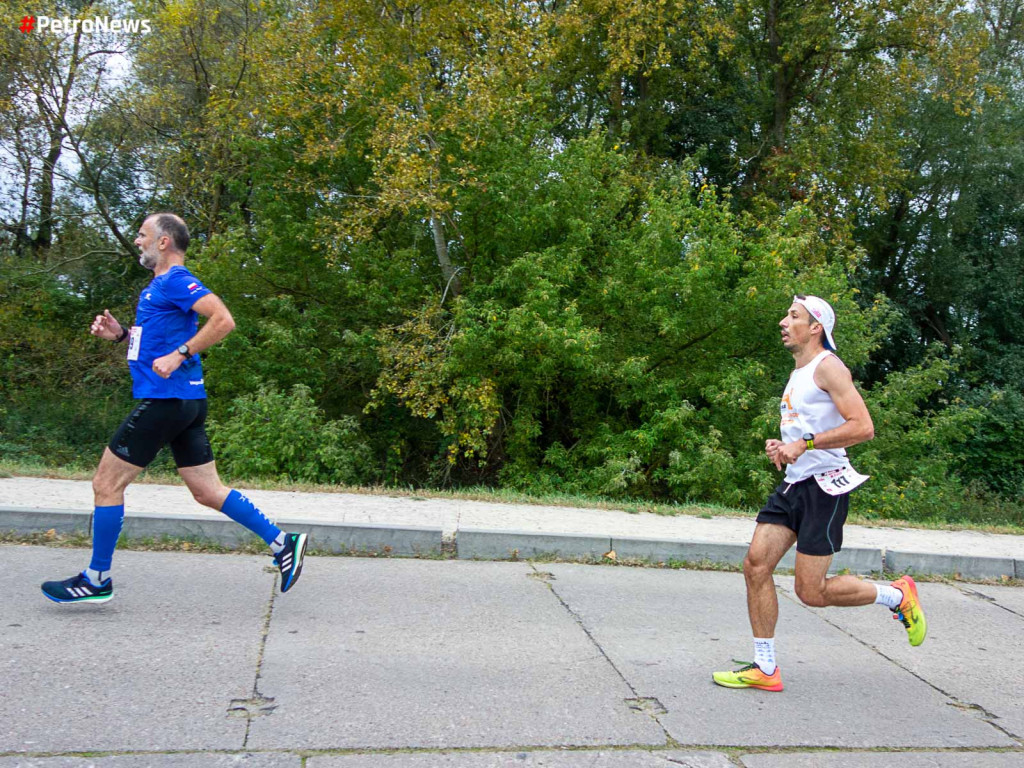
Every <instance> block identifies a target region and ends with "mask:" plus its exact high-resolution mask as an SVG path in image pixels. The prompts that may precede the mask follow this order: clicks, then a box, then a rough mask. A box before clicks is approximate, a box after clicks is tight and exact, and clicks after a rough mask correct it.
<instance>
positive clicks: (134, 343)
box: [128, 325, 142, 360]
mask: <svg viewBox="0 0 1024 768" xmlns="http://www.w3.org/2000/svg"><path fill="white" fill-rule="evenodd" d="M140 347H142V326H141V325H133V326H132V330H131V332H130V333H129V334H128V359H129V360H138V359H139V348H140Z"/></svg>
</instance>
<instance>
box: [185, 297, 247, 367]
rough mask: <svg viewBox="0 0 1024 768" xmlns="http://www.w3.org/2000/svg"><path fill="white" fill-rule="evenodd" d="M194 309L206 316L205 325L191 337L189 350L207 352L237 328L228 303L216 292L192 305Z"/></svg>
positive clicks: (196, 352) (193, 352)
mask: <svg viewBox="0 0 1024 768" xmlns="http://www.w3.org/2000/svg"><path fill="white" fill-rule="evenodd" d="M192 309H194V310H195V311H196V312H198V313H199V314H200V315H202V316H203V317H205V318H206V322H205V323H203V327H202V328H200V329H199V331H198V333H196V335H195V336H193V337H192V338H191V339H189V340H188V341H187V342H185V343H186V344H188V349H189V352H191V353H192V354H198V353H199V352H205V351H206V350H208V349H209V348H210V347H212V346H213V345H214V344H216V343H217V342H218V341H221V340H222V339H223V338H224V337H225V336H227V335H228V334H229V333H231V331H233V330H234V329H235V319H234V318H233V317H232V316H231V311H230V310H229V309H228V308H227V305H226V304H225V303H224V302H223V301H221V300H220V297H219V296H217V294H215V293H208V294H206V295H205V296H203V298H201V299H199V301H197V302H196V303H195V304H193V305H192Z"/></svg>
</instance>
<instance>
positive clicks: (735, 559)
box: [0, 507, 1024, 579]
mask: <svg viewBox="0 0 1024 768" xmlns="http://www.w3.org/2000/svg"><path fill="white" fill-rule="evenodd" d="M91 524H92V514H91V512H83V511H81V510H70V509H39V508H31V507H0V531H4V532H7V531H9V532H13V533H18V534H26V533H38V532H40V531H48V530H51V529H52V530H55V531H57V532H58V533H62V534H67V533H74V532H78V533H85V534H88V533H89V531H90V529H91ZM282 524H283V525H284V526H286V527H287V529H288V530H290V531H301V532H305V533H309V534H310V536H311V538H312V540H313V542H312V551H320V552H332V553H342V554H363V555H395V556H405V557H417V556H419V557H422V556H428V557H429V556H439V555H441V554H442V552H443V551H444V550H443V549H442V529H440V528H434V527H426V526H424V527H418V526H393V525H386V524H373V523H362V524H343V523H337V524H335V523H325V522H322V521H312V520H299V519H295V520H286V521H283V522H282ZM123 533H124V535H126V536H127V537H128V538H130V539H147V538H158V539H160V538H170V539H187V540H193V541H208V542H214V543H217V544H220V545H221V546H225V547H238V546H240V545H242V544H243V543H246V542H252V541H253V540H254V539H253V536H252V535H251V534H250V533H249V532H248V531H246V530H245V529H244V528H242V527H241V526H239V525H238V524H237V523H235V522H233V521H231V520H229V519H227V518H216V517H200V516H186V515H174V516H168V515H160V514H149V513H135V514H132V515H129V516H128V517H126V518H125V524H124V530H123ZM747 546H748V545H747V543H746V542H721V541H704V540H680V539H653V538H652V539H648V538H638V537H628V536H608V535H593V534H582V533H538V532H536V531H515V530H498V529H492V528H462V529H460V530H458V531H456V535H455V553H456V556H457V557H458V558H459V559H461V560H474V559H475V560H516V559H519V560H528V559H535V558H543V557H554V558H561V559H566V560H574V559H577V560H578V559H590V560H593V559H600V558H602V557H603V556H604V555H605V553H607V552H609V551H610V550H615V553H616V555H617V557H618V559H620V560H630V559H636V560H645V561H648V562H652V563H664V562H669V561H679V562H688V563H695V564H699V563H701V562H710V563H721V564H727V565H736V566H738V565H741V564H742V563H743V558H744V556H745V555H746V552H747ZM795 564H796V556H795V552H794V551H792V550H791V551H790V552H788V553H787V554H786V556H785V557H784V558H783V559H782V562H780V563H779V567H780V568H784V569H792V568H793V567H794V566H795ZM844 569H847V570H849V571H850V572H852V573H857V574H870V573H878V572H882V571H889V572H899V573H903V572H907V571H909V572H911V573H916V574H926V575H941V576H947V575H950V574H957V575H960V576H964V577H967V578H980V579H999V578H1004V577H1008V578H1018V579H1019V578H1024V560H1015V559H1013V558H1010V557H984V556H972V555H950V554H944V553H928V552H907V551H903V550H892V549H889V550H882V549H876V548H858V547H848V548H846V549H844V550H842V551H841V552H840V553H839V554H837V555H836V557H835V559H834V560H833V562H832V569H831V570H832V571H840V570H844Z"/></svg>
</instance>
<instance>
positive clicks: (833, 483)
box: [814, 466, 871, 496]
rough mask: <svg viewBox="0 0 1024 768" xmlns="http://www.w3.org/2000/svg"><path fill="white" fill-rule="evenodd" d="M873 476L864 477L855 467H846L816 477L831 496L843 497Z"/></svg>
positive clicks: (821, 486)
mask: <svg viewBox="0 0 1024 768" xmlns="http://www.w3.org/2000/svg"><path fill="white" fill-rule="evenodd" d="M869 477H871V475H862V474H860V473H858V472H857V470H855V469H854V468H853V467H850V466H846V467H843V468H842V469H830V470H828V471H827V472H821V473H819V474H817V475H815V476H814V479H815V480H816V481H817V482H818V487H819V488H821V490H823V491H824V492H825V493H827V494H828V495H829V496H842V495H843V494H844V493H849V492H850V491H852V490H853V489H854V488H856V487H857V486H859V485H863V484H864V483H865V482H866V481H867V479H868V478H869Z"/></svg>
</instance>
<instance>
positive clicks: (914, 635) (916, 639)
mask: <svg viewBox="0 0 1024 768" xmlns="http://www.w3.org/2000/svg"><path fill="white" fill-rule="evenodd" d="M892 586H894V587H896V589H898V590H899V591H900V592H902V593H903V600H902V602H900V607H899V608H897V609H896V610H895V611H893V613H892V617H893V618H894V619H896V620H897V621H902V622H903V626H904V627H906V628H907V637H908V638H909V640H910V644H911V645H920V644H921V643H923V642H924V637H925V635H927V634H928V622H927V621H925V620H924V611H922V610H921V598H919V597H918V596H917V584H915V583H914V580H913V579H912V578H910V577H909V576H901V577H900V578H898V579H896V581H894V582H892Z"/></svg>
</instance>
